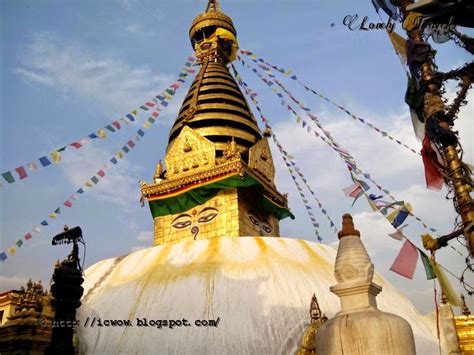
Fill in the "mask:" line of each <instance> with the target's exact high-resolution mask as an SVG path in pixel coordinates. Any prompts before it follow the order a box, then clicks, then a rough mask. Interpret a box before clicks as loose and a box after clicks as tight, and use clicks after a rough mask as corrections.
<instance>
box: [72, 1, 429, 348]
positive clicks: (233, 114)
mask: <svg viewBox="0 0 474 355" xmlns="http://www.w3.org/2000/svg"><path fill="white" fill-rule="evenodd" d="M189 35H190V39H191V43H192V45H193V48H194V49H195V53H196V57H197V59H198V63H199V65H200V71H199V73H198V74H197V76H196V78H195V80H194V82H193V83H192V85H191V87H190V89H189V92H188V94H187V96H186V98H185V99H184V102H183V104H182V107H181V109H180V111H179V114H178V117H177V118H176V121H175V123H174V125H173V127H172V128H171V131H170V135H169V143H168V147H167V151H166V156H165V157H164V164H163V163H161V161H160V162H159V163H158V164H157V166H156V169H155V174H154V178H153V181H152V182H151V183H146V182H141V192H142V195H143V198H144V199H147V200H148V203H149V205H150V209H151V213H152V216H153V220H154V246H152V247H150V248H147V249H144V250H140V251H137V252H134V253H131V254H128V255H123V256H119V257H116V258H111V259H107V260H103V261H100V262H98V263H96V264H95V265H93V266H91V267H89V268H88V269H87V270H86V272H85V282H84V284H83V287H84V296H83V299H82V300H81V301H82V306H81V307H80V308H79V310H78V313H77V318H78V320H79V322H80V324H84V326H81V327H78V328H77V329H76V336H77V347H78V350H79V353H143V354H145V353H192V354H236V353H238V354H289V353H296V352H297V351H298V350H299V349H300V347H301V344H302V339H303V336H304V334H305V331H306V329H307V328H308V325H309V320H308V316H307V312H308V306H309V304H310V301H311V298H312V295H313V294H317V295H318V303H319V306H320V308H321V310H322V311H323V312H324V314H325V315H326V316H327V317H328V318H329V319H331V318H332V317H334V315H335V314H336V313H337V312H338V311H339V299H338V298H337V297H336V296H335V295H334V294H332V293H331V292H330V291H329V287H330V286H332V285H334V284H336V280H335V278H334V274H333V271H334V262H335V258H336V250H335V249H334V248H332V247H330V246H326V245H323V244H318V243H314V242H309V241H306V240H303V239H298V238H282V237H281V236H280V230H279V220H281V219H282V218H286V217H294V216H293V215H292V213H291V212H290V211H289V209H288V205H287V199H286V196H285V195H284V194H282V193H280V192H279V191H278V190H277V187H276V186H275V182H274V175H275V168H274V164H273V158H272V154H271V150H270V146H269V142H268V139H267V137H268V132H261V131H260V129H259V127H258V125H257V123H256V121H255V118H254V116H253V114H252V112H251V110H250V109H249V106H248V104H247V102H246V100H245V98H244V96H243V94H242V92H241V91H240V89H239V87H238V85H237V84H236V82H235V80H234V78H233V77H232V75H231V74H230V73H229V70H228V68H227V64H228V63H229V62H231V61H232V60H233V59H234V57H235V51H236V49H237V39H236V30H235V27H234V24H233V22H232V20H231V18H230V17H228V16H227V15H225V14H224V13H222V11H221V9H220V6H219V3H218V2H217V0H209V3H208V5H207V8H206V10H205V11H204V12H203V13H202V14H200V15H199V16H197V17H196V18H195V19H194V21H193V22H192V25H191V29H190V31H189ZM374 282H376V283H377V284H378V285H380V286H382V287H383V289H384V292H383V293H382V294H381V295H380V296H379V297H378V299H377V302H378V307H379V309H381V310H386V311H390V312H391V313H394V314H397V315H399V316H401V317H403V318H404V319H406V320H407V321H408V322H409V323H410V325H411V327H412V329H413V333H414V338H415V343H416V350H417V353H419V354H432V353H435V352H438V343H437V339H436V330H435V327H434V325H433V324H432V322H430V321H429V320H426V319H425V318H424V317H423V316H421V315H420V314H419V313H418V312H417V310H416V308H415V307H414V306H413V305H412V304H411V303H410V302H409V301H408V300H407V299H406V298H405V297H404V296H403V295H402V294H401V293H400V292H399V291H398V290H396V289H395V288H394V287H393V286H391V285H390V284H389V283H387V282H386V281H385V280H384V279H383V278H382V277H381V276H380V275H378V274H377V273H375V275H374Z"/></svg>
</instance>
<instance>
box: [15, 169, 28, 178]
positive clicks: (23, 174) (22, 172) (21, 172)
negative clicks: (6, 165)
mask: <svg viewBox="0 0 474 355" xmlns="http://www.w3.org/2000/svg"><path fill="white" fill-rule="evenodd" d="M15 171H16V172H17V173H18V177H19V178H20V180H21V179H25V178H27V177H28V175H27V174H26V170H25V168H24V167H23V166H19V167H18V168H16V169H15Z"/></svg>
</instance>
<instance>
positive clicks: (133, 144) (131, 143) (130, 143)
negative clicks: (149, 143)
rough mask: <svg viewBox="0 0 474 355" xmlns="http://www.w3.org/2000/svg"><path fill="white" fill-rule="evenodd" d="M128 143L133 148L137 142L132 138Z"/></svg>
mask: <svg viewBox="0 0 474 355" xmlns="http://www.w3.org/2000/svg"><path fill="white" fill-rule="evenodd" d="M127 145H128V146H129V147H130V148H133V147H134V146H135V143H133V142H132V140H131V139H130V140H129V141H128V142H127Z"/></svg>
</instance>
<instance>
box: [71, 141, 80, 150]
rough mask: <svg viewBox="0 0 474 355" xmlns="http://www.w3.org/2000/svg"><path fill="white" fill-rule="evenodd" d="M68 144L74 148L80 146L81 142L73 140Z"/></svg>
mask: <svg viewBox="0 0 474 355" xmlns="http://www.w3.org/2000/svg"><path fill="white" fill-rule="evenodd" d="M69 145H70V146H72V147H74V148H76V149H79V148H80V147H82V144H81V143H79V142H74V143H71V144H69Z"/></svg>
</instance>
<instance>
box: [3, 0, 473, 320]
mask: <svg viewBox="0 0 474 355" xmlns="http://www.w3.org/2000/svg"><path fill="white" fill-rule="evenodd" d="M205 6H206V1H204V0H201V1H197V0H195V1H190V0H180V1H179V2H177V1H139V0H117V1H112V0H107V1H105V0H101V1H72V0H70V1H58V0H56V1H23V0H15V1H13V0H4V1H2V2H0V10H1V11H0V14H1V15H0V16H1V19H0V20H1V21H0V23H1V24H0V26H1V31H0V35H1V41H0V46H1V61H2V62H1V68H0V70H1V71H0V85H1V88H0V92H1V94H0V100H1V101H0V105H1V106H0V110H1V111H0V112H1V121H0V122H1V139H0V144H1V154H0V170H1V171H2V172H4V171H7V170H13V169H14V168H16V167H17V166H19V165H24V164H26V163H28V162H30V161H32V160H34V159H36V158H39V157H40V156H43V155H46V154H48V153H49V152H51V151H52V150H55V149H58V148H59V147H62V146H64V145H65V144H68V143H71V142H73V141H76V140H78V139H80V138H83V137H86V136H87V135H88V134H89V133H92V132H94V131H96V130H97V129H99V128H102V127H104V126H105V125H107V124H110V122H111V121H113V120H116V119H118V118H120V117H122V116H123V115H124V114H126V113H128V112H130V111H131V110H133V109H134V108H136V107H137V106H139V105H140V104H142V103H143V102H145V101H146V100H148V99H149V98H152V97H154V96H155V95H156V94H157V93H158V92H160V91H161V90H162V89H163V88H165V87H166V86H168V85H169V84H171V83H172V82H173V81H174V80H175V78H176V75H177V73H178V72H179V70H180V68H181V67H182V65H183V64H184V62H185V60H186V58H187V56H188V55H189V54H191V53H192V52H191V46H190V43H189V39H188V30H189V26H190V23H191V21H192V19H193V18H194V17H195V16H196V15H197V14H199V13H200V12H202V11H203V9H204V8H205ZM221 7H222V9H223V11H224V12H225V13H226V14H228V15H230V16H231V17H232V18H233V20H234V24H235V26H236V28H237V34H238V40H239V44H240V47H241V48H244V49H249V50H252V51H254V52H255V53H257V54H259V55H261V56H262V57H264V58H265V59H268V60H269V61H272V62H273V63H274V64H277V65H279V66H284V67H288V68H291V69H292V70H293V72H294V73H296V74H297V75H298V77H300V78H301V79H302V80H303V81H304V82H305V83H307V84H308V85H309V86H311V87H312V88H314V89H316V90H318V91H321V92H323V93H325V94H326V95H327V96H328V97H330V98H332V99H333V100H335V101H336V102H338V103H339V104H341V105H343V106H345V107H346V108H348V109H349V110H350V111H352V112H353V113H355V114H357V115H359V116H360V117H363V118H366V119H367V120H368V121H371V122H373V123H374V124H375V125H377V126H379V127H380V128H383V129H385V130H387V131H388V132H389V133H391V134H392V135H393V136H395V137H396V138H398V139H401V140H402V141H404V142H406V143H407V144H408V145H410V146H412V147H414V148H415V149H417V150H418V149H419V148H420V143H419V142H418V141H417V140H416V138H415V137H414V134H413V130H412V127H411V122H410V119H409V116H408V112H407V111H408V110H407V107H406V105H405V104H404V102H403V97H404V93H405V88H406V77H405V74H404V71H403V68H402V66H401V65H400V62H399V60H398V57H397V56H396V55H395V53H394V51H393V49H392V47H391V44H390V42H389V40H388V37H387V35H386V33H385V32H384V31H380V30H379V31H350V30H349V29H348V28H347V27H345V26H343V24H342V22H343V18H344V17H345V16H346V15H354V14H358V15H359V16H360V17H363V16H368V17H369V20H370V21H372V22H380V19H379V17H378V16H377V14H376V13H375V11H374V9H373V7H372V5H371V2H370V1H364V2H360V1H359V2H354V1H338V2H334V1H317V2H315V1H309V0H308V1H302V0H299V1H279V0H278V1H259V2H258V3H256V2H254V1H249V0H245V1H236V0H228V1H221ZM331 24H334V26H331ZM395 28H396V30H398V31H400V26H399V25H397V26H396V27H395ZM468 33H469V32H468ZM470 33H471V35H472V31H470ZM437 49H439V51H438V57H437V64H438V65H439V67H440V68H441V69H442V70H450V69H453V68H456V67H458V66H460V65H462V64H463V63H465V62H466V61H468V60H469V58H468V56H467V54H466V52H464V51H463V50H461V49H459V48H458V47H456V46H453V45H452V44H443V45H439V46H438V47H437ZM248 62H249V63H250V61H248ZM235 65H236V68H237V70H239V72H240V73H241V75H242V77H243V79H244V80H245V81H247V82H248V83H249V85H250V86H251V87H252V88H253V89H255V90H256V91H257V92H258V93H259V100H260V102H261V108H262V109H263V111H264V112H265V114H266V116H267V117H268V118H269V119H270V121H271V123H272V125H273V126H274V129H275V132H276V134H277V135H278V136H279V139H280V141H281V143H282V144H283V145H284V146H285V147H286V148H287V150H288V151H289V152H291V153H293V155H294V156H295V159H296V160H295V161H296V163H297V164H298V165H299V166H300V167H301V168H302V170H303V172H304V174H305V175H306V177H307V178H308V180H309V182H310V184H311V186H312V187H313V189H314V190H315V192H316V194H317V195H318V197H319V199H320V200H321V201H322V202H323V204H324V205H325V206H326V210H327V211H328V213H329V214H330V215H331V217H332V218H333V219H334V221H335V222H336V224H338V225H339V224H340V221H341V216H342V214H343V213H345V212H350V213H351V214H353V215H354V218H355V221H356V226H357V227H358V229H359V230H360V231H361V233H362V236H363V240H364V242H365V244H366V246H367V249H368V251H369V254H370V255H371V257H372V259H373V260H374V263H375V265H376V270H377V271H378V272H380V273H382V275H384V276H385V277H386V278H387V279H388V280H389V281H390V282H392V283H394V284H395V285H396V286H397V287H399V288H400V289H401V290H402V291H403V292H404V293H405V294H406V295H407V296H408V297H409V298H410V299H411V300H412V301H413V302H414V303H415V305H416V306H417V307H419V309H420V310H422V311H423V312H428V311H430V310H431V309H433V303H432V301H431V300H432V294H433V289H432V282H428V281H426V280H425V278H424V273H423V270H422V267H421V265H419V266H418V269H417V272H416V274H415V278H414V280H407V279H404V278H402V277H399V276H398V275H396V274H394V273H392V272H390V271H389V270H388V269H389V267H390V265H391V263H392V262H393V260H394V259H395V257H396V255H397V253H398V250H399V249H400V247H401V244H400V243H399V242H397V241H395V240H392V239H391V238H389V237H388V236H387V233H390V232H392V231H393V229H392V228H391V226H390V225H389V224H388V223H387V222H386V221H385V220H384V219H383V218H381V217H380V216H378V215H376V214H374V213H372V212H371V211H370V208H369V206H368V205H367V203H366V202H365V201H362V200H360V201H359V202H357V203H356V205H355V207H352V208H351V206H350V205H351V201H350V200H348V199H347V198H345V197H344V195H343V193H342V190H341V189H342V188H344V187H346V186H348V185H350V183H351V181H350V178H349V176H348V175H347V173H346V169H345V167H344V164H343V162H342V161H340V160H339V158H338V157H337V156H336V155H335V154H334V152H332V151H331V150H330V149H328V147H327V146H325V145H324V144H322V142H321V141H318V140H317V139H316V138H314V137H312V136H310V135H308V134H306V133H305V131H304V130H302V129H301V128H299V127H298V126H297V125H296V123H294V120H293V119H292V117H291V115H290V114H289V113H288V112H287V111H286V110H284V109H283V108H282V107H281V106H280V105H279V101H277V100H276V99H275V97H274V96H273V95H272V93H271V92H270V91H268V89H267V88H266V87H264V86H263V85H262V83H261V82H259V81H258V78H256V77H255V76H254V75H253V74H252V73H251V72H249V71H248V70H247V69H245V68H243V67H242V66H241V65H240V64H239V63H235ZM189 82H190V81H188V82H187V83H186V84H185V85H184V87H183V88H181V89H180V91H179V94H178V95H177V96H176V97H175V99H174V100H173V102H172V104H170V106H169V107H168V109H167V110H166V111H165V114H164V115H162V116H161V118H160V120H159V121H158V122H157V124H155V126H154V127H153V128H152V129H151V130H150V131H149V132H148V134H147V136H145V137H144V139H143V140H142V141H141V142H140V143H139V144H138V145H137V146H136V148H135V149H133V150H132V151H131V152H130V153H129V154H128V155H127V156H126V158H125V159H124V160H122V161H121V163H120V164H119V165H117V166H116V167H115V168H114V169H113V170H110V171H107V175H106V177H105V178H104V179H103V180H102V181H101V182H100V183H99V184H98V185H97V186H95V187H94V188H93V189H90V191H88V192H87V194H85V195H84V196H83V197H82V198H81V199H80V200H78V201H76V202H75V203H74V206H73V208H71V209H67V210H66V209H65V208H63V209H62V210H63V213H62V214H61V216H60V218H58V219H57V220H55V221H52V220H49V221H50V222H51V225H50V226H49V227H48V228H45V229H44V231H43V233H41V234H39V235H35V237H34V238H33V239H32V240H30V241H27V242H25V244H24V245H23V247H22V248H21V249H20V250H18V252H17V253H16V254H15V255H13V256H11V257H10V258H9V259H8V260H7V261H6V262H4V263H1V264H0V280H1V281H2V282H0V283H1V286H0V292H2V291H5V290H7V289H10V288H12V287H18V286H19V285H20V284H21V283H23V282H25V281H26V279H27V278H29V277H32V278H34V279H42V280H43V282H44V283H46V284H47V283H48V281H49V278H50V275H51V273H52V268H53V265H54V262H55V261H56V260H57V259H61V258H63V257H64V256H65V255H66V253H67V252H68V251H69V247H68V246H65V247H52V246H51V245H50V240H51V237H52V236H53V235H55V234H56V233H58V232H60V231H61V230H62V226H63V225H64V224H68V225H69V226H74V225H80V226H81V228H82V229H83V231H84V237H85V239H86V242H87V255H86V266H90V265H92V264H93V263H95V262H96V261H98V260H101V259H104V258H108V257H112V256H116V255H121V254H125V253H129V252H130V251H132V250H136V249H137V248H142V247H146V246H149V245H151V243H152V241H151V231H152V218H151V216H150V213H149V210H148V208H147V207H145V208H141V207H140V204H139V202H138V199H139V189H138V180H148V181H150V180H151V177H152V175H153V170H154V166H155V164H156V162H157V161H158V160H159V159H161V158H162V157H163V155H164V150H165V148H166V144H167V138H168V130H169V129H170V127H171V125H172V122H173V120H174V118H175V116H176V113H177V110H178V109H179V107H180V103H181V100H182V98H183V95H184V94H185V93H186V90H187V88H188V86H189ZM285 84H286V86H287V87H288V88H289V89H290V90H291V91H292V92H293V93H294V95H295V96H296V97H297V98H298V99H300V100H301V101H303V102H304V103H305V104H306V105H307V106H309V107H311V108H312V109H313V110H314V112H316V113H317V114H318V116H319V117H320V119H321V122H322V124H323V125H324V126H325V128H326V129H328V130H329V131H331V132H332V133H333V135H334V137H335V138H336V140H338V142H339V143H340V144H341V145H342V146H344V147H345V148H347V149H348V150H349V151H351V153H352V154H353V155H354V157H355V158H356V160H357V161H358V163H359V165H360V166H361V168H362V169H363V170H365V171H367V172H370V173H371V175H372V176H373V177H374V178H375V179H376V180H377V181H378V182H379V184H381V185H382V186H384V187H386V188H388V189H389V190H391V191H392V192H393V193H394V195H395V196H397V197H398V198H399V199H404V200H407V201H410V202H411V203H412V205H413V206H414V207H415V213H416V214H417V215H418V216H420V217H421V218H423V219H424V220H425V221H426V222H427V223H428V224H429V225H431V226H433V227H435V228H437V229H439V230H440V232H441V233H449V232H451V231H452V223H453V220H454V213H453V209H452V205H451V203H450V202H449V201H446V200H445V198H444V197H445V194H446V192H445V191H442V192H434V191H431V190H427V189H426V188H425V187H424V176H423V166H422V163H421V159H420V158H419V157H417V156H415V155H414V154H412V153H410V152H408V151H406V150H405V149H404V148H402V147H400V146H399V145H397V144H395V143H393V142H392V141H389V140H388V139H386V138H382V137H380V136H379V135H377V134H376V133H374V132H373V131H371V130H370V129H369V128H367V127H366V126H363V125H361V124H358V123H357V122H355V121H352V120H350V119H348V118H347V117H348V116H347V115H345V114H344V113H343V112H341V111H339V110H337V109H334V108H333V107H331V106H330V105H328V104H327V103H325V102H324V101H322V100H320V99H318V98H317V97H315V96H311V95H308V94H307V93H306V92H304V90H302V89H301V88H300V87H298V86H297V85H296V84H295V83H294V82H291V81H288V80H286V81H285ZM447 89H448V96H449V95H451V96H449V97H452V95H453V92H454V90H455V86H454V85H450V86H448V87H447ZM471 96H472V95H471ZM471 101H472V100H471ZM472 115H473V105H472V103H471V104H469V105H468V106H466V107H464V108H463V109H462V114H461V117H460V119H459V121H458V123H459V125H458V126H457V128H459V130H460V132H461V142H463V144H464V149H465V158H466V159H465V160H466V161H467V162H469V163H472V160H473V159H472V157H473V149H472V143H470V142H469V140H468V139H467V137H468V134H469V133H470V134H472V133H473V129H472V120H471V121H470V122H468V120H467V117H468V116H471V118H472ZM146 118H147V116H146V115H144V114H142V115H140V116H139V118H138V120H137V121H138V123H143V121H144V120H146ZM138 128H139V124H136V125H130V126H127V127H125V128H124V129H123V130H120V131H119V132H117V133H115V134H113V135H111V136H109V138H108V139H105V140H103V141H100V142H97V143H94V144H90V145H87V146H85V147H83V148H81V149H80V150H79V151H77V152H72V151H66V152H65V153H64V154H63V157H62V162H61V164H58V165H55V166H50V167H48V168H45V169H43V170H41V171H40V172H38V173H33V174H32V175H31V177H29V178H28V179H25V180H22V181H19V182H16V183H14V184H9V185H8V186H6V185H7V184H4V186H3V187H2V189H1V190H0V209H1V214H0V226H1V229H0V233H1V234H0V249H2V250H4V249H5V248H7V247H9V246H10V245H12V244H14V243H15V242H16V241H17V240H18V239H20V238H21V237H22V236H23V235H24V234H25V233H27V232H29V231H31V230H32V229H33V228H34V227H35V226H37V225H38V224H39V222H41V221H42V220H43V219H45V218H46V217H47V215H48V214H49V213H50V212H52V211H53V210H54V209H55V208H56V207H58V206H60V205H61V204H62V203H63V202H64V201H65V200H66V199H67V198H68V197H69V196H71V194H73V193H74V192H75V191H76V190H77V189H78V188H79V187H81V186H82V185H83V184H84V182H85V181H86V180H87V179H89V178H90V177H91V176H92V175H93V174H94V173H95V172H96V171H97V170H98V169H99V168H100V167H101V166H102V165H103V164H104V163H105V162H106V161H107V160H108V159H110V157H112V156H113V155H114V153H115V152H116V151H118V150H119V149H120V147H121V146H122V145H123V144H124V143H125V142H126V141H127V140H128V139H129V138H130V137H131V136H133V135H134V132H135V131H136V129H138ZM273 156H274V159H275V164H276V166H277V186H278V187H279V190H280V191H282V192H288V193H289V194H290V207H291V208H292V210H293V212H294V213H295V214H296V215H297V219H296V220H295V221H291V220H289V221H284V222H282V224H281V228H282V236H287V237H294V238H303V239H307V240H314V232H313V231H312V229H311V225H310V223H309V219H308V217H307V216H306V214H305V211H304V207H303V205H302V203H301V201H300V200H299V196H298V194H297V191H296V189H295V188H294V186H293V183H292V181H291V178H290V177H289V175H288V172H287V171H286V170H285V166H284V164H283V162H282V160H281V158H280V155H279V153H278V151H277V150H275V149H273ZM308 196H309V194H308ZM315 211H316V212H315V213H316V216H317V218H318V219H319V220H320V224H321V230H320V233H321V235H322V236H323V239H324V241H323V242H324V243H327V244H333V245H336V241H337V237H336V236H335V234H334V232H332V230H331V229H330V228H328V226H327V223H326V221H325V217H324V216H322V215H321V214H320V213H319V212H318V211H317V208H316V207H315ZM421 233H423V228H421V227H420V226H419V224H417V222H416V221H415V220H414V219H412V220H411V222H410V223H409V227H408V228H407V234H408V235H409V236H410V237H411V239H412V240H414V241H419V235H420V234H421ZM418 245H421V243H420V242H418ZM453 245H454V246H455V247H456V249H458V250H459V251H461V252H462V253H463V254H465V250H464V248H463V247H462V246H461V245H460V244H459V243H457V242H455V243H454V244H453ZM439 260H440V261H441V262H442V263H444V264H445V265H446V266H447V267H449V268H450V269H452V270H453V271H454V272H455V273H456V274H458V275H459V274H460V273H461V272H462V271H463V269H464V267H463V259H462V257H460V256H459V255H458V254H456V253H455V252H454V251H453V250H452V249H445V250H442V251H441V252H440V253H439ZM471 283H474V280H472V278H471ZM455 285H456V286H457V283H455ZM427 298H428V299H429V300H430V301H429V302H426V299H427Z"/></svg>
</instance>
